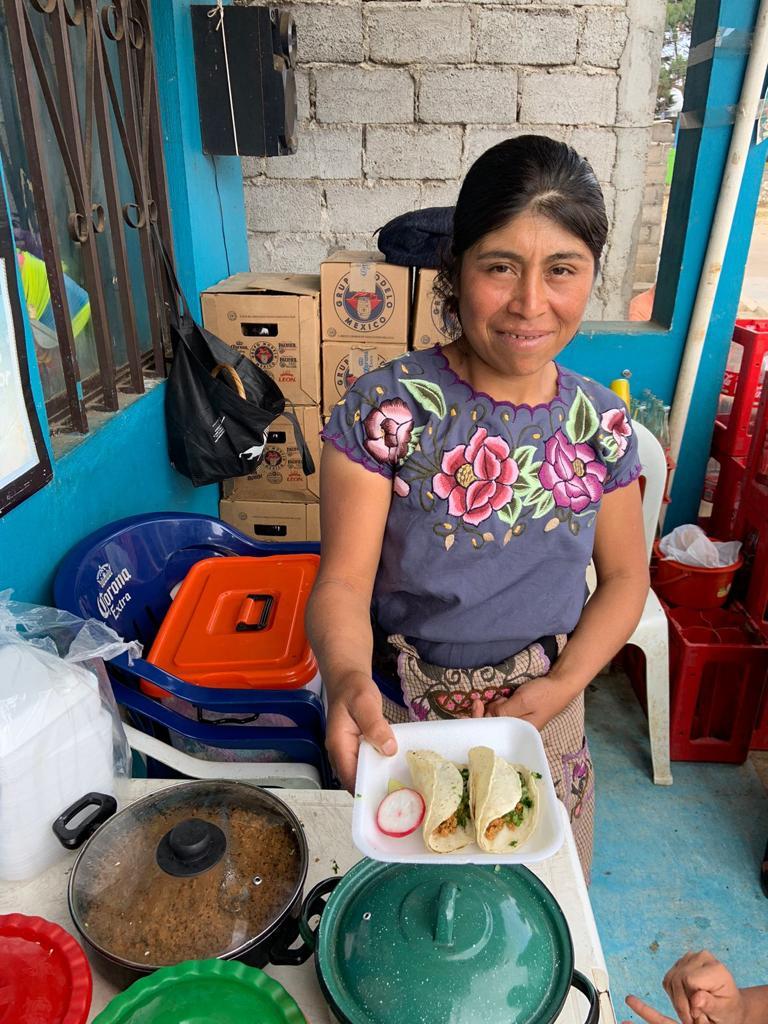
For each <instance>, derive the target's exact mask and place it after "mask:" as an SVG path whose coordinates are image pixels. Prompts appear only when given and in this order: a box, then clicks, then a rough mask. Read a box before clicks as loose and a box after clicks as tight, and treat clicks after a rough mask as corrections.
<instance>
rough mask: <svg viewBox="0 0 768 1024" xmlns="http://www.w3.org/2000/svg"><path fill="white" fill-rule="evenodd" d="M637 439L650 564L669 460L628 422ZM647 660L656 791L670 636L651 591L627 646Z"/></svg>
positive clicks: (644, 431)
mask: <svg viewBox="0 0 768 1024" xmlns="http://www.w3.org/2000/svg"><path fill="white" fill-rule="evenodd" d="M632 429H633V430H634V431H635V435H636V437H637V448H638V457H639V459H640V465H641V466H642V467H643V472H642V477H643V479H644V491H643V529H644V532H645V547H646V554H647V555H648V561H649V562H650V560H651V551H652V549H653V542H654V540H655V538H656V526H657V524H658V522H659V515H660V514H661V504H662V501H663V499H664V488H665V486H666V482H667V460H666V458H665V457H664V449H663V448H662V447H661V445H660V444H659V442H658V441H657V439H656V438H655V437H654V435H653V434H652V433H651V432H650V430H648V428H647V427H644V426H643V424H642V423H636V422H635V421H634V420H633V421H632ZM596 582H597V581H596V577H595V570H594V566H593V565H592V564H591V563H590V565H589V568H588V570H587V586H588V587H589V592H590V594H591V593H592V591H593V590H594V589H595V585H596ZM627 643H628V644H632V645H633V646H635V647H639V648H640V650H641V651H642V652H643V654H644V655H645V686H646V693H647V703H648V732H649V735H650V740H651V762H652V765H653V781H654V782H655V783H656V785H657V786H671V785H672V771H671V768H670V761H669V632H668V627H667V617H666V615H665V614H664V609H663V608H662V607H661V604H660V603H659V599H658V597H656V595H655V594H654V592H653V591H652V590H649V591H648V597H647V598H646V600H645V607H644V608H643V614H642V616H641V618H640V622H639V623H638V626H637V629H636V630H635V631H634V633H633V634H632V636H631V637H630V638H629V640H627Z"/></svg>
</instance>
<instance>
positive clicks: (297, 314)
mask: <svg viewBox="0 0 768 1024" xmlns="http://www.w3.org/2000/svg"><path fill="white" fill-rule="evenodd" d="M200 300H201V304H202V310H203V326H205V327H207V328H208V330H209V331H211V332H212V333H213V334H215V335H216V336H217V337H219V338H221V340H222V341H224V342H226V343H227V345H230V346H231V347H232V348H234V349H235V350H236V351H237V352H240V353H241V355H244V356H247V357H248V358H249V359H250V360H252V361H253V362H254V363H256V365H257V366H260V367H261V369H262V370H264V371H265V373H267V374H269V376H270V377H271V378H272V379H273V380H274V382H275V383H276V384H277V386H278V387H279V388H280V390H281V391H282V393H283V395H284V396H285V398H286V400H287V401H289V402H294V403H295V404H296V405H317V404H318V403H319V402H320V278H319V277H318V276H317V275H316V274H249V273H243V274H233V275H232V277H228V278H226V280H224V281H219V283H218V284H215V285H214V286H213V287H212V288H208V289H207V290H206V291H204V292H203V293H202V295H201V296H200Z"/></svg>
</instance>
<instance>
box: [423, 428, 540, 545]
mask: <svg viewBox="0 0 768 1024" xmlns="http://www.w3.org/2000/svg"><path fill="white" fill-rule="evenodd" d="M440 468H441V470H442V472H441V473H437V474H435V476H434V478H433V480H432V487H433V489H434V491H435V494H437V495H438V497H440V498H447V499H448V514H449V515H452V516H461V517H462V518H463V519H464V521H465V522H467V523H471V524H472V525H473V526H477V524H478V523H482V522H483V520H485V519H487V518H488V516H490V514H491V512H494V511H498V509H500V508H502V507H503V506H504V505H506V504H508V503H509V502H510V501H511V500H512V485H513V484H514V482H515V480H517V478H518V476H519V475H520V470H519V469H518V465H517V463H516V462H515V460H514V459H512V458H510V457H509V445H508V444H507V442H506V441H505V440H504V439H503V438H501V437H488V431H487V430H486V429H485V427H478V428H477V429H476V430H475V433H474V434H473V436H472V439H471V440H470V442H469V444H467V445H463V444H460V445H457V446H456V447H455V448H451V450H450V451H448V452H446V453H445V454H444V455H443V461H442V463H441V465H440Z"/></svg>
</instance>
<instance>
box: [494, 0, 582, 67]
mask: <svg viewBox="0 0 768 1024" xmlns="http://www.w3.org/2000/svg"><path fill="white" fill-rule="evenodd" d="M578 31H579V24H578V18H577V16H576V15H575V14H573V13H571V12H568V11H543V10H533V11H515V10H506V9H502V10H493V11H481V12H480V17H479V20H478V23H477V60H478V61H488V62H489V63H496V64H546V65H548V66H550V67H551V66H553V65H555V64H573V63H574V62H575V60H576V43H577V39H578Z"/></svg>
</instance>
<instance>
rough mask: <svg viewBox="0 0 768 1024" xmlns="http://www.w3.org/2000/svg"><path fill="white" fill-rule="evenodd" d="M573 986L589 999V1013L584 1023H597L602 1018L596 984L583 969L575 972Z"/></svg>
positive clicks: (572, 980)
mask: <svg viewBox="0 0 768 1024" xmlns="http://www.w3.org/2000/svg"><path fill="white" fill-rule="evenodd" d="M571 986H572V987H573V988H577V989H578V990H579V992H581V994H582V995H585V996H586V997H587V999H588V1000H589V1013H588V1014H587V1019H586V1021H585V1022H584V1024H597V1022H598V1021H599V1020H600V995H599V993H598V991H597V989H596V988H595V986H594V985H593V984H592V982H591V981H590V980H589V978H586V977H585V976H584V975H583V974H582V973H581V971H574V972H573V978H572V979H571Z"/></svg>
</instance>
